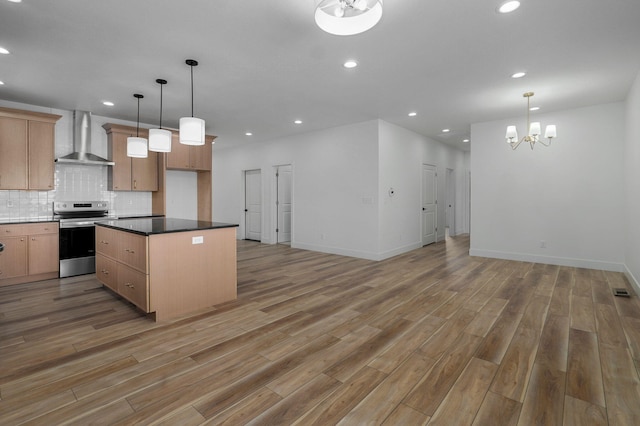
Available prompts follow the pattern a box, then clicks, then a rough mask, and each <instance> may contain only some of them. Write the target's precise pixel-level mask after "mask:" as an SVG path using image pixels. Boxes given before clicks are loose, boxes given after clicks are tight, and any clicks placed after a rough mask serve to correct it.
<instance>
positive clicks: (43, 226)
mask: <svg viewBox="0 0 640 426" xmlns="http://www.w3.org/2000/svg"><path fill="white" fill-rule="evenodd" d="M22 228H23V231H24V232H25V233H26V234H27V235H34V234H56V233H58V222H42V223H30V224H27V225H22Z"/></svg>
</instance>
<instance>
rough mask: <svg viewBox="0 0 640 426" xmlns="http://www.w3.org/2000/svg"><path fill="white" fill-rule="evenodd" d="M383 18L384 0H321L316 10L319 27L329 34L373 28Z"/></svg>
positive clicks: (353, 32)
mask: <svg viewBox="0 0 640 426" xmlns="http://www.w3.org/2000/svg"><path fill="white" fill-rule="evenodd" d="M381 18H382V0H351V1H349V0H347V1H345V2H338V1H336V0H321V1H319V2H318V5H317V7H316V12H315V20H316V24H317V25H318V27H320V28H321V29H322V30H324V31H326V32H328V33H329V34H335V35H341V36H349V35H354V34H360V33H363V32H365V31H367V30H369V29H371V28H373V27H374V26H375V25H376V24H377V23H378V22H379V21H380V19H381Z"/></svg>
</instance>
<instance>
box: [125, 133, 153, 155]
mask: <svg viewBox="0 0 640 426" xmlns="http://www.w3.org/2000/svg"><path fill="white" fill-rule="evenodd" d="M148 155H149V154H148V151H147V140H146V139H145V138H139V137H129V138H127V157H134V158H147V156H148Z"/></svg>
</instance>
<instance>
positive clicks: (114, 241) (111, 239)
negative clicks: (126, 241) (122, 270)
mask: <svg viewBox="0 0 640 426" xmlns="http://www.w3.org/2000/svg"><path fill="white" fill-rule="evenodd" d="M119 234H120V232H118V231H116V230H113V229H109V228H104V227H102V226H96V253H100V254H104V255H105V256H109V257H113V258H116V257H117V253H118V236H119Z"/></svg>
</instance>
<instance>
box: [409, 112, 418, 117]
mask: <svg viewBox="0 0 640 426" xmlns="http://www.w3.org/2000/svg"><path fill="white" fill-rule="evenodd" d="M416 115H418V113H417V112H413V111H412V112H410V113H409V117H415V116H416Z"/></svg>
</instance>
